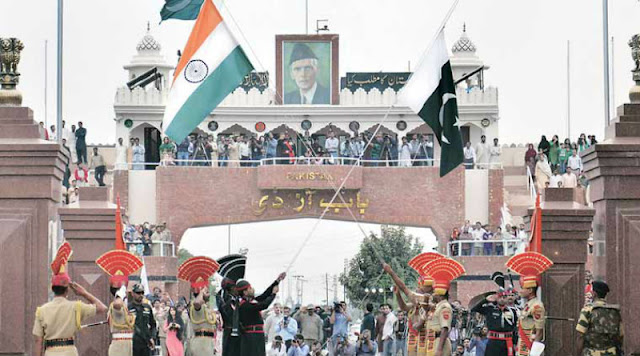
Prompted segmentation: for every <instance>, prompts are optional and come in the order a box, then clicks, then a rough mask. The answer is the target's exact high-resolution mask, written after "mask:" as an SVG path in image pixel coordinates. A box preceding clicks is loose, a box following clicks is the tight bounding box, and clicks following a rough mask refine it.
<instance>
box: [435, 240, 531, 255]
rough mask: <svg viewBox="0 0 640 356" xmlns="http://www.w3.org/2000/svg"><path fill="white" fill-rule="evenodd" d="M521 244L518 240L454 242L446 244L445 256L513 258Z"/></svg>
mask: <svg viewBox="0 0 640 356" xmlns="http://www.w3.org/2000/svg"><path fill="white" fill-rule="evenodd" d="M521 244H524V242H522V240H520V239H509V240H456V241H451V242H449V243H447V256H451V257H457V256H513V255H515V254H516V252H517V251H518V250H519V249H521V248H522V246H520V245H521Z"/></svg>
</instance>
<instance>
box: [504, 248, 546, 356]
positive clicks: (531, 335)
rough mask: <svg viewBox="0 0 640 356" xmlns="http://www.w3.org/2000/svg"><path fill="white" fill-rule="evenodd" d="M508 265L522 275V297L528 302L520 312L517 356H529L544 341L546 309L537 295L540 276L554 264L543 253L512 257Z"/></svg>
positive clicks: (528, 253)
mask: <svg viewBox="0 0 640 356" xmlns="http://www.w3.org/2000/svg"><path fill="white" fill-rule="evenodd" d="M506 265H507V267H508V268H509V269H511V270H512V271H514V272H516V273H518V274H519V275H520V284H521V285H522V290H521V291H520V296H521V297H522V298H523V299H524V300H525V301H526V304H525V305H524V308H523V309H522V311H521V312H520V318H519V319H520V320H519V324H518V346H517V349H516V355H517V356H529V353H530V352H531V348H532V346H533V345H534V343H535V342H540V343H541V342H542V341H543V340H544V324H545V309H544V305H543V304H542V301H541V300H539V299H538V298H537V297H536V293H537V291H538V286H539V285H540V275H541V274H542V273H543V272H544V271H546V270H548V269H549V268H550V267H551V266H552V265H553V262H551V260H549V259H548V258H547V257H546V256H544V255H543V254H541V253H538V252H524V253H521V254H518V255H515V256H513V257H511V258H510V259H509V261H507V264H506Z"/></svg>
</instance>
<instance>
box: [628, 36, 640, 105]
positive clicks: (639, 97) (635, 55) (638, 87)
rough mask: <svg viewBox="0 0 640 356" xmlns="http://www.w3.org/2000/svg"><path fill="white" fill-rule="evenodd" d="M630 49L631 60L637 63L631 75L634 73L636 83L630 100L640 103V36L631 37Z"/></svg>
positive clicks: (630, 92)
mask: <svg viewBox="0 0 640 356" xmlns="http://www.w3.org/2000/svg"><path fill="white" fill-rule="evenodd" d="M629 47H631V58H632V59H633V62H634V63H635V68H633V70H632V71H631V73H633V81H634V82H636V84H635V85H634V86H633V87H631V90H630V91H629V99H630V100H631V102H632V103H640V34H637V35H633V36H632V37H631V39H630V40H629Z"/></svg>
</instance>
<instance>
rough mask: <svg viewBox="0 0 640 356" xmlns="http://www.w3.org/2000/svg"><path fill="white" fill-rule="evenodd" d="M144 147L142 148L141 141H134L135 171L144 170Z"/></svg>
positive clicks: (137, 139)
mask: <svg viewBox="0 0 640 356" xmlns="http://www.w3.org/2000/svg"><path fill="white" fill-rule="evenodd" d="M144 151H145V150H144V147H143V146H140V139H139V138H137V137H136V138H135V139H134V140H133V161H132V162H133V168H132V169H134V170H143V169H144V153H145V152H144Z"/></svg>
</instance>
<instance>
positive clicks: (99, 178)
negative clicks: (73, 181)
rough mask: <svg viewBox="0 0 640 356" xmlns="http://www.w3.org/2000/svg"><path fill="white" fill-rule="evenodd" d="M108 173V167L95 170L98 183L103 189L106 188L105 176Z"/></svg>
mask: <svg viewBox="0 0 640 356" xmlns="http://www.w3.org/2000/svg"><path fill="white" fill-rule="evenodd" d="M106 173H107V167H105V166H98V167H96V170H95V174H96V182H98V185H99V186H101V187H104V175H105V174H106Z"/></svg>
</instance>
